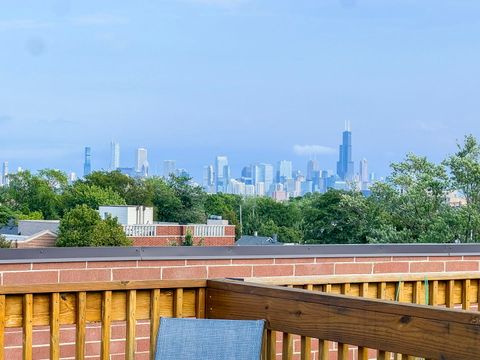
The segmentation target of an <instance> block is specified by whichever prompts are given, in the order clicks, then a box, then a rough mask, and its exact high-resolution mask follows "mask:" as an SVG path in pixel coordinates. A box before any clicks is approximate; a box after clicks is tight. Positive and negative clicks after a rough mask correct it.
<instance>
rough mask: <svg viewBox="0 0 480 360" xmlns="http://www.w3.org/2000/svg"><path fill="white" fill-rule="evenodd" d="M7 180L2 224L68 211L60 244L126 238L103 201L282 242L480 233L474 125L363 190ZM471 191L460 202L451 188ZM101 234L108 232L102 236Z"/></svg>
mask: <svg viewBox="0 0 480 360" xmlns="http://www.w3.org/2000/svg"><path fill="white" fill-rule="evenodd" d="M9 180H10V182H9V185H8V186H4V187H2V188H0V225H5V224H7V223H11V222H15V221H18V220H20V219H61V220H62V225H61V227H60V235H61V236H60V238H59V245H60V246H66V245H73V244H75V245H76V246H91V245H95V246H100V245H102V246H103V245H113V244H126V243H125V242H124V239H123V238H122V236H120V235H121V228H120V227H119V226H118V224H116V223H115V221H116V220H114V219H107V220H105V221H100V220H99V219H100V218H99V216H98V213H97V212H96V210H97V209H98V207H99V206H101V205H122V204H127V205H145V206H153V207H154V209H155V211H154V217H155V220H156V221H165V222H179V223H204V222H205V221H206V219H207V218H208V217H209V216H212V215H220V216H222V217H223V218H224V219H227V220H228V221H229V222H230V223H231V224H233V225H235V226H236V235H237V237H240V236H241V235H242V234H245V235H252V234H254V233H255V232H257V233H258V234H259V235H263V236H274V235H276V236H277V237H278V239H279V240H280V241H282V242H296V243H322V244H335V243H340V244H362V243H403V242H421V243H431V242H442V243H444V242H452V241H458V240H460V241H462V242H476V241H480V144H479V143H478V141H477V139H476V138H475V137H473V136H471V135H469V136H466V137H465V139H464V141H463V142H461V143H459V144H458V148H457V151H456V152H455V153H454V154H451V155H449V156H447V158H446V159H445V160H444V161H442V162H441V163H434V162H431V161H429V159H428V158H426V157H424V156H418V155H415V154H407V155H406V156H405V159H404V160H402V161H400V162H397V163H393V164H391V174H390V176H389V177H388V178H387V179H386V180H385V181H384V182H377V183H375V184H374V185H373V186H372V187H371V189H370V190H371V194H370V196H368V197H366V196H364V195H363V194H362V193H360V192H357V191H338V190H329V191H328V192H326V193H324V194H320V193H313V194H307V195H305V196H304V197H301V198H295V199H291V200H289V201H286V202H276V201H274V200H273V199H271V198H268V197H246V198H243V197H241V196H238V195H231V194H223V193H219V194H207V193H205V192H204V191H203V189H202V188H201V187H199V186H197V185H195V184H193V182H192V180H191V179H190V178H188V177H185V176H179V177H177V176H170V177H169V178H167V179H164V178H160V177H150V178H148V179H133V178H130V177H128V176H126V175H123V174H121V173H120V172H118V171H113V172H106V171H98V172H93V173H92V174H90V175H88V176H86V178H85V179H82V180H78V181H75V182H74V183H72V184H69V183H68V182H67V177H66V176H65V174H63V173H62V172H60V171H58V170H51V169H45V170H41V171H39V172H37V173H36V174H34V173H32V172H30V171H22V172H19V173H17V174H13V175H10V176H9ZM453 191H455V192H457V193H458V194H459V195H460V196H463V197H464V198H465V205H463V206H457V207H453V206H450V204H449V202H448V196H449V194H451V192H453ZM100 238H101V240H99V239H100Z"/></svg>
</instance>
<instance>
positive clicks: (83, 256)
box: [0, 244, 480, 264]
mask: <svg viewBox="0 0 480 360" xmlns="http://www.w3.org/2000/svg"><path fill="white" fill-rule="evenodd" d="M411 255H417V256H450V255H452V256H462V255H467V256H468V255H480V244H385V245H378V244H375V245H283V246H276V245H270V246H212V247H203V246H192V247H188V246H169V247H104V248H41V249H0V264H8V263H40V262H73V261H126V260H175V259H256V258H290V257H296V258H302V257H304V258H308V257H354V256H355V257H369V256H411Z"/></svg>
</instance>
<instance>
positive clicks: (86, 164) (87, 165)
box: [83, 146, 92, 176]
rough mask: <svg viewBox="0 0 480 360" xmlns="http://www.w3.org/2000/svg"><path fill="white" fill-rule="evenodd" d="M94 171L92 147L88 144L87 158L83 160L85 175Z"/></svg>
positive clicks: (86, 149)
mask: <svg viewBox="0 0 480 360" xmlns="http://www.w3.org/2000/svg"><path fill="white" fill-rule="evenodd" d="M91 173H92V149H91V148H90V147H89V146H87V147H86V148H85V160H84V162H83V176H87V175H90V174H91Z"/></svg>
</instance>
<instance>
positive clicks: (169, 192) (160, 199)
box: [147, 175, 206, 224]
mask: <svg viewBox="0 0 480 360" xmlns="http://www.w3.org/2000/svg"><path fill="white" fill-rule="evenodd" d="M147 186H148V187H151V189H152V190H151V191H152V193H153V204H154V206H155V208H156V214H157V219H158V220H159V221H173V222H179V223H182V224H187V223H203V222H205V220H206V216H205V208H204V204H205V192H204V191H203V189H202V188H201V187H199V186H194V185H192V184H191V178H189V177H186V176H173V175H172V176H170V178H169V179H167V180H166V181H165V180H164V179H161V178H151V179H148V180H147Z"/></svg>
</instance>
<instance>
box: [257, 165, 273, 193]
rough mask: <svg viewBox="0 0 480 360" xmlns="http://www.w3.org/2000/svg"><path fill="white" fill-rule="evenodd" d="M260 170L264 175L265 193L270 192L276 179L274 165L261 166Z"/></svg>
mask: <svg viewBox="0 0 480 360" xmlns="http://www.w3.org/2000/svg"><path fill="white" fill-rule="evenodd" d="M260 169H261V171H262V175H263V182H264V184H265V185H264V186H265V193H268V192H269V191H270V188H271V186H272V184H273V181H274V177H273V165H272V164H260Z"/></svg>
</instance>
